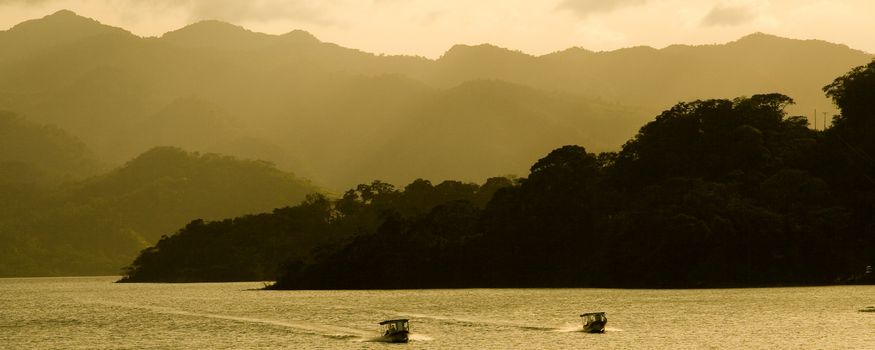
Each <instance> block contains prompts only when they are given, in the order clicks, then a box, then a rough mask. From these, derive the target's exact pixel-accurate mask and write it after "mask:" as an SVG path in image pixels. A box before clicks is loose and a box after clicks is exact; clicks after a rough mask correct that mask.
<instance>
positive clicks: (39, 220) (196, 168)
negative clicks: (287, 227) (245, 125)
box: [0, 127, 317, 276]
mask: <svg viewBox="0 0 875 350" xmlns="http://www.w3.org/2000/svg"><path fill="white" fill-rule="evenodd" d="M31 129H34V130H43V129H45V130H50V131H52V133H50V135H56V133H57V130H56V129H53V128H35V127H34V128H31ZM61 135H62V134H61ZM60 139H61V140H67V138H60ZM0 142H2V141H0ZM74 144H76V143H74ZM34 149H38V148H34ZM74 159H78V158H74ZM57 164H63V163H60V162H58V163H57ZM17 178H18V177H17V175H16V176H15V177H5V178H3V179H2V180H3V182H0V183H2V184H3V185H0V198H2V201H0V209H2V210H0V276H47V275H95V274H106V275H114V274H117V273H119V270H120V269H121V267H123V266H125V265H126V264H127V263H129V262H130V261H131V259H133V258H134V257H135V256H136V253H137V252H138V251H139V250H141V249H143V248H144V247H147V246H149V245H151V244H154V243H155V242H156V241H157V240H158V238H159V237H160V236H161V235H162V234H165V233H167V232H171V231H172V230H174V229H175V228H177V227H180V226H182V225H183V224H184V223H186V222H188V221H190V220H191V218H204V219H209V220H215V219H220V218H223V217H232V216H238V215H243V214H247V213H258V212H264V211H269V210H271V209H272V208H276V207H280V206H284V205H288V204H290V203H297V202H299V201H301V200H302V199H303V198H304V197H305V195H307V194H308V193H313V192H316V191H317V188H315V187H314V186H312V185H310V184H309V183H307V182H305V181H302V180H300V179H297V178H295V177H294V176H292V175H291V174H288V173H284V172H282V171H279V170H277V169H276V168H275V167H274V166H273V165H271V164H269V163H265V162H262V161H244V160H238V159H235V158H231V157H227V156H219V155H215V154H203V155H201V154H197V153H188V152H185V151H183V150H180V149H178V148H171V147H161V148H155V149H152V150H149V151H148V152H145V153H143V154H141V155H140V156H138V157H137V158H135V159H133V160H131V161H130V162H128V163H126V164H125V165H124V166H122V167H119V168H118V169H115V170H113V171H111V172H109V173H106V174H103V175H100V176H95V177H91V178H88V179H86V180H80V181H73V182H67V183H65V184H63V185H57V186H35V185H31V184H28V183H10V182H11V181H15V180H16V179H17Z"/></svg>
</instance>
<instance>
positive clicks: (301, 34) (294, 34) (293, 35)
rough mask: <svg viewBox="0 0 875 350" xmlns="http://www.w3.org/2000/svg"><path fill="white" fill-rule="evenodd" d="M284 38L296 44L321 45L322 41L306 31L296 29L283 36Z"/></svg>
mask: <svg viewBox="0 0 875 350" xmlns="http://www.w3.org/2000/svg"><path fill="white" fill-rule="evenodd" d="M281 37H282V38H284V39H286V40H289V41H293V42H296V43H320V42H321V41H320V40H319V38H317V37H316V36H315V35H313V34H311V33H310V32H308V31H306V30H300V29H295V30H293V31H291V32H288V33H285V34H283V35H281Z"/></svg>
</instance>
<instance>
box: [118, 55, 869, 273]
mask: <svg viewBox="0 0 875 350" xmlns="http://www.w3.org/2000/svg"><path fill="white" fill-rule="evenodd" d="M873 82H875V61H873V63H871V64H869V65H868V66H865V67H861V68H857V69H855V70H853V71H852V72H850V73H848V75H846V76H843V77H841V78H838V79H836V80H835V82H834V83H832V84H830V85H829V86H827V88H826V91H827V94H828V95H829V96H830V97H831V98H833V99H834V100H835V102H836V104H837V105H838V106H839V107H840V108H841V109H842V114H841V115H839V116H837V118H836V122H835V124H834V126H833V127H832V128H830V129H829V130H827V131H823V132H821V131H815V130H811V129H809V128H808V127H807V125H808V123H807V120H806V119H805V118H803V117H796V116H790V117H788V116H787V114H786V113H785V108H786V107H787V106H789V105H790V104H792V103H793V101H792V99H790V98H789V97H787V96H785V95H781V94H767V95H754V96H752V97H749V98H748V97H739V98H736V99H734V100H698V101H693V102H687V103H679V104H677V105H675V106H674V107H672V108H671V109H669V110H667V111H664V112H663V113H661V114H660V115H659V116H657V117H656V119H655V120H653V121H651V122H649V123H647V124H646V125H644V126H643V127H642V128H641V129H640V131H639V132H638V134H636V135H635V137H634V138H632V139H631V140H629V141H628V142H627V143H626V144H625V145H624V146H623V148H622V149H621V150H620V151H619V152H617V153H600V154H593V153H589V152H587V151H586V149H584V148H583V147H580V146H564V147H561V148H558V149H555V150H553V151H551V152H550V153H549V154H547V156H545V157H543V158H541V159H540V160H538V161H537V162H536V163H535V164H534V165H533V166H532V167H531V168H530V173H529V176H528V177H527V178H523V179H518V180H510V179H507V178H493V179H490V180H489V181H487V182H486V184H484V185H483V186H477V185H474V184H465V183H460V182H449V181H448V182H444V183H441V184H439V185H438V186H432V185H431V183H430V182H428V181H425V180H417V181H414V182H413V183H411V184H410V185H408V186H407V187H405V188H404V190H402V191H398V190H395V189H394V188H393V187H392V186H391V185H388V184H386V183H383V182H378V181H377V182H373V183H371V184H370V185H359V186H358V187H357V188H355V189H353V190H350V191H348V192H346V194H345V195H344V196H343V197H342V198H340V199H337V200H333V201H329V200H326V199H324V198H321V197H320V198H318V200H316V199H311V200H310V201H309V202H308V203H305V204H302V205H300V206H298V207H293V208H286V209H282V210H278V211H276V212H275V213H274V214H270V215H263V216H258V217H253V218H243V219H237V220H235V221H234V226H233V227H228V225H229V222H230V221H229V220H226V221H223V222H217V223H208V224H203V223H201V222H195V223H192V224H190V227H186V228H185V229H183V230H182V231H180V232H179V233H177V235H175V236H171V237H168V238H165V239H163V240H162V241H161V242H160V243H159V245H158V246H156V247H153V248H149V249H148V250H146V251H144V252H143V253H142V254H141V257H140V258H139V259H138V260H137V261H135V263H134V265H132V266H131V268H130V269H129V270H128V276H127V277H126V280H130V281H189V280H235V279H265V278H269V277H271V276H272V273H277V271H270V273H268V274H264V271H265V269H264V266H263V265H259V264H260V263H262V262H264V261H271V262H274V261H277V260H276V250H274V249H267V250H262V251H258V253H252V250H251V249H250V248H249V247H250V245H247V244H243V245H241V244H228V243H227V242H229V241H232V242H240V241H245V240H251V239H254V237H262V238H261V239H266V238H265V236H263V235H261V234H262V233H263V232H265V231H271V232H275V233H274V234H270V235H268V237H270V238H268V239H270V240H275V239H277V238H276V237H284V238H281V240H283V242H284V243H282V245H283V246H287V247H288V248H283V249H282V250H284V251H286V257H287V260H286V262H285V263H284V265H283V267H282V268H281V269H280V270H278V272H279V273H280V276H279V278H278V280H277V283H276V284H275V285H274V286H272V288H277V289H302V288H303V289H323V288H324V289H343V288H443V287H580V286H598V287H645V288H653V287H725V286H769V285H811V284H835V283H871V282H873V276H871V273H869V274H867V273H866V271H867V267H868V269H869V270H870V271H871V267H870V266H871V265H873V263H875V256H873V255H872V249H871V247H872V246H873V244H875V240H873V237H875V231H872V228H873V227H875V221H873V220H875V219H873V218H875V215H873V214H875V213H873V207H875V206H873V201H872V198H875V196H873V194H875V193H873V190H875V181H872V178H873V177H875V162H873V160H872V158H871V157H870V156H869V155H871V154H875V149H873V148H872V144H871V141H870V138H868V137H865V135H870V133H871V132H875V130H873V129H872V127H873V125H875V124H872V123H871V120H872V118H873V116H875V105H873V104H872V102H871V101H873V100H875V94H873V93H875V85H873ZM851 126H853V127H851ZM315 203H318V205H315ZM317 207H318V210H317V211H316V213H313V214H310V216H309V217H308V216H299V217H295V216H294V215H290V214H288V213H291V212H293V211H296V210H297V211H306V210H313V208H317ZM315 218H319V219H318V222H319V225H308V224H306V223H307V222H310V221H312V220H314V219H315ZM281 220H291V221H290V222H293V223H297V224H296V225H292V226H290V227H295V229H286V230H285V231H284V230H282V229H271V230H264V229H262V227H265V226H270V227H275V226H272V225H273V224H271V223H272V222H279V221H281ZM308 220H310V221H308ZM204 225H205V226H204ZM290 225H291V224H290ZM192 226H193V227H192ZM225 227H228V228H225ZM302 227H303V229H302ZM313 237H320V238H322V239H323V240H324V241H323V242H328V243H323V245H321V246H320V245H319V243H318V242H317V241H316V240H314V239H313ZM289 239H290V240H297V242H287V241H285V240H289ZM292 247H294V248H296V249H293V248H292ZM307 249H311V250H310V253H307V252H306V250H307ZM183 252H184V253H183ZM193 252H197V253H193ZM200 252H205V253H203V254H202V253H200ZM266 252H270V253H266ZM263 253H265V254H266V255H268V256H270V257H271V258H270V259H267V260H263V259H262V260H258V259H256V261H252V255H260V254H263ZM193 254H194V255H193ZM207 254H209V255H208V256H209V258H208V257H207ZM247 254H250V255H248V256H247ZM241 255H243V256H247V257H245V258H241V259H239V260H235V261H241V262H247V263H244V264H243V265H244V266H242V267H241V266H236V267H234V268H231V269H228V270H226V271H223V270H217V269H211V267H214V266H217V265H220V264H214V263H211V262H221V261H223V260H222V258H223V257H235V256H241ZM150 261H160V263H154V264H153V263H150ZM204 262H206V265H207V266H210V267H209V268H208V267H204V266H202V265H203V264H204ZM225 264H227V262H226V263H225ZM253 267H257V269H256V270H257V271H258V272H259V273H260V274H253V273H244V274H243V275H242V277H241V275H240V274H238V273H237V272H236V271H241V270H243V271H245V270H246V269H249V268H253ZM231 271H235V272H234V273H232V272H231Z"/></svg>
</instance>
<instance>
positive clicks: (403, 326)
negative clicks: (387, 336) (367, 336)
mask: <svg viewBox="0 0 875 350" xmlns="http://www.w3.org/2000/svg"><path fill="white" fill-rule="evenodd" d="M380 328H381V329H383V332H385V333H394V332H400V331H410V325H409V323H407V319H406V318H400V319H396V320H385V321H383V322H380Z"/></svg>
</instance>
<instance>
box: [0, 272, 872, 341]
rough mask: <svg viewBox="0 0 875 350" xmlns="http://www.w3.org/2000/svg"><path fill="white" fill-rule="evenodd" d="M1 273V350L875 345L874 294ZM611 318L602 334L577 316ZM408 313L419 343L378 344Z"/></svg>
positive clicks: (866, 290) (856, 290)
mask: <svg viewBox="0 0 875 350" xmlns="http://www.w3.org/2000/svg"><path fill="white" fill-rule="evenodd" d="M115 279H116V278H115V277H82V278H26V279H0V348H10V349H32V348H44V349H49V348H51V349H57V348H73V349H94V348H121V349H142V348H189V349H190V348H197V349H203V348H210V349H226V348H235V349H251V348H265V349H268V348H286V349H288V348H292V349H399V348H417V349H419V348H423V349H463V348H464V349H508V348H525V349H536V348H541V349H571V348H609V349H628V348H660V349H667V348H673V349H679V348H681V349H682V348H690V349H701V348H718V349H739V348H771V349H774V348H786V349H800V348H808V349H815V348H816V349H823V348H828V349H842V348H847V349H875V313H864V312H858V311H857V310H859V309H861V308H863V307H865V306H869V305H875V286H840V287H808V288H763V289H710V290H622V289H457V290H389V291H382V290H375V291H258V290H253V289H257V288H261V287H262V286H263V284H262V283H206V284H114V283H112V282H113V281H114V280H115ZM587 311H605V312H607V315H608V328H607V332H606V333H604V334H585V333H581V332H578V330H579V328H580V324H579V320H578V319H579V317H578V315H579V314H580V313H582V312H587ZM395 317H408V318H410V319H411V328H412V329H411V330H412V332H413V335H412V339H413V340H412V341H411V343H409V344H406V345H403V344H400V345H399V344H385V343H378V342H373V341H371V340H372V339H373V338H374V337H376V336H377V335H378V333H377V328H378V326H377V322H379V321H380V320H382V319H386V318H395Z"/></svg>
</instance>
